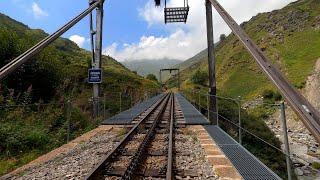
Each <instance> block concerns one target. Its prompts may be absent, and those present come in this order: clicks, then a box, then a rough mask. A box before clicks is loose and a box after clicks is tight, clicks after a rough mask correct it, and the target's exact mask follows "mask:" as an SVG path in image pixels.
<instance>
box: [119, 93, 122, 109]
mask: <svg viewBox="0 0 320 180" xmlns="http://www.w3.org/2000/svg"><path fill="white" fill-rule="evenodd" d="M119 95H120V102H119V104H120V107H119V111H120V112H121V111H122V107H121V106H122V93H121V92H120V93H119Z"/></svg>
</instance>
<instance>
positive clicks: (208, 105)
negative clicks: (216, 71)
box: [207, 94, 210, 120]
mask: <svg viewBox="0 0 320 180" xmlns="http://www.w3.org/2000/svg"><path fill="white" fill-rule="evenodd" d="M209 96H210V94H207V113H208V114H207V116H208V120H209V117H210V116H209V114H210V112H209V107H210V104H209V102H210V101H209Z"/></svg>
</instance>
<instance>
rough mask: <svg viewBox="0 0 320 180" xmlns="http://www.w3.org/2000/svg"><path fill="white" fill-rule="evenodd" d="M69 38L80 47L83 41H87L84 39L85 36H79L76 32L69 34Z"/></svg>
mask: <svg viewBox="0 0 320 180" xmlns="http://www.w3.org/2000/svg"><path fill="white" fill-rule="evenodd" d="M69 39H70V40H71V41H73V42H75V43H76V44H77V45H78V46H79V47H81V48H82V47H83V45H84V43H85V42H88V41H86V38H85V37H82V36H79V35H77V34H75V35H72V36H70V37H69Z"/></svg>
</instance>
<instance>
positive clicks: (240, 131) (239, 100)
mask: <svg viewBox="0 0 320 180" xmlns="http://www.w3.org/2000/svg"><path fill="white" fill-rule="evenodd" d="M238 108H239V110H238V115H239V116H238V118H239V119H238V121H239V144H242V129H241V128H242V127H241V96H238Z"/></svg>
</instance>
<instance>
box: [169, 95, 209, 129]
mask: <svg viewBox="0 0 320 180" xmlns="http://www.w3.org/2000/svg"><path fill="white" fill-rule="evenodd" d="M175 96H176V97H177V100H178V102H179V104H180V107H181V110H182V113H183V116H184V119H185V121H186V124H187V125H208V124H210V122H209V121H208V119H207V118H206V117H205V116H203V115H202V114H201V113H200V112H199V111H198V110H197V109H196V108H195V107H194V106H193V105H192V104H191V103H190V102H189V101H188V100H186V98H184V97H183V96H182V95H181V94H180V93H176V94H175Z"/></svg>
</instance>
